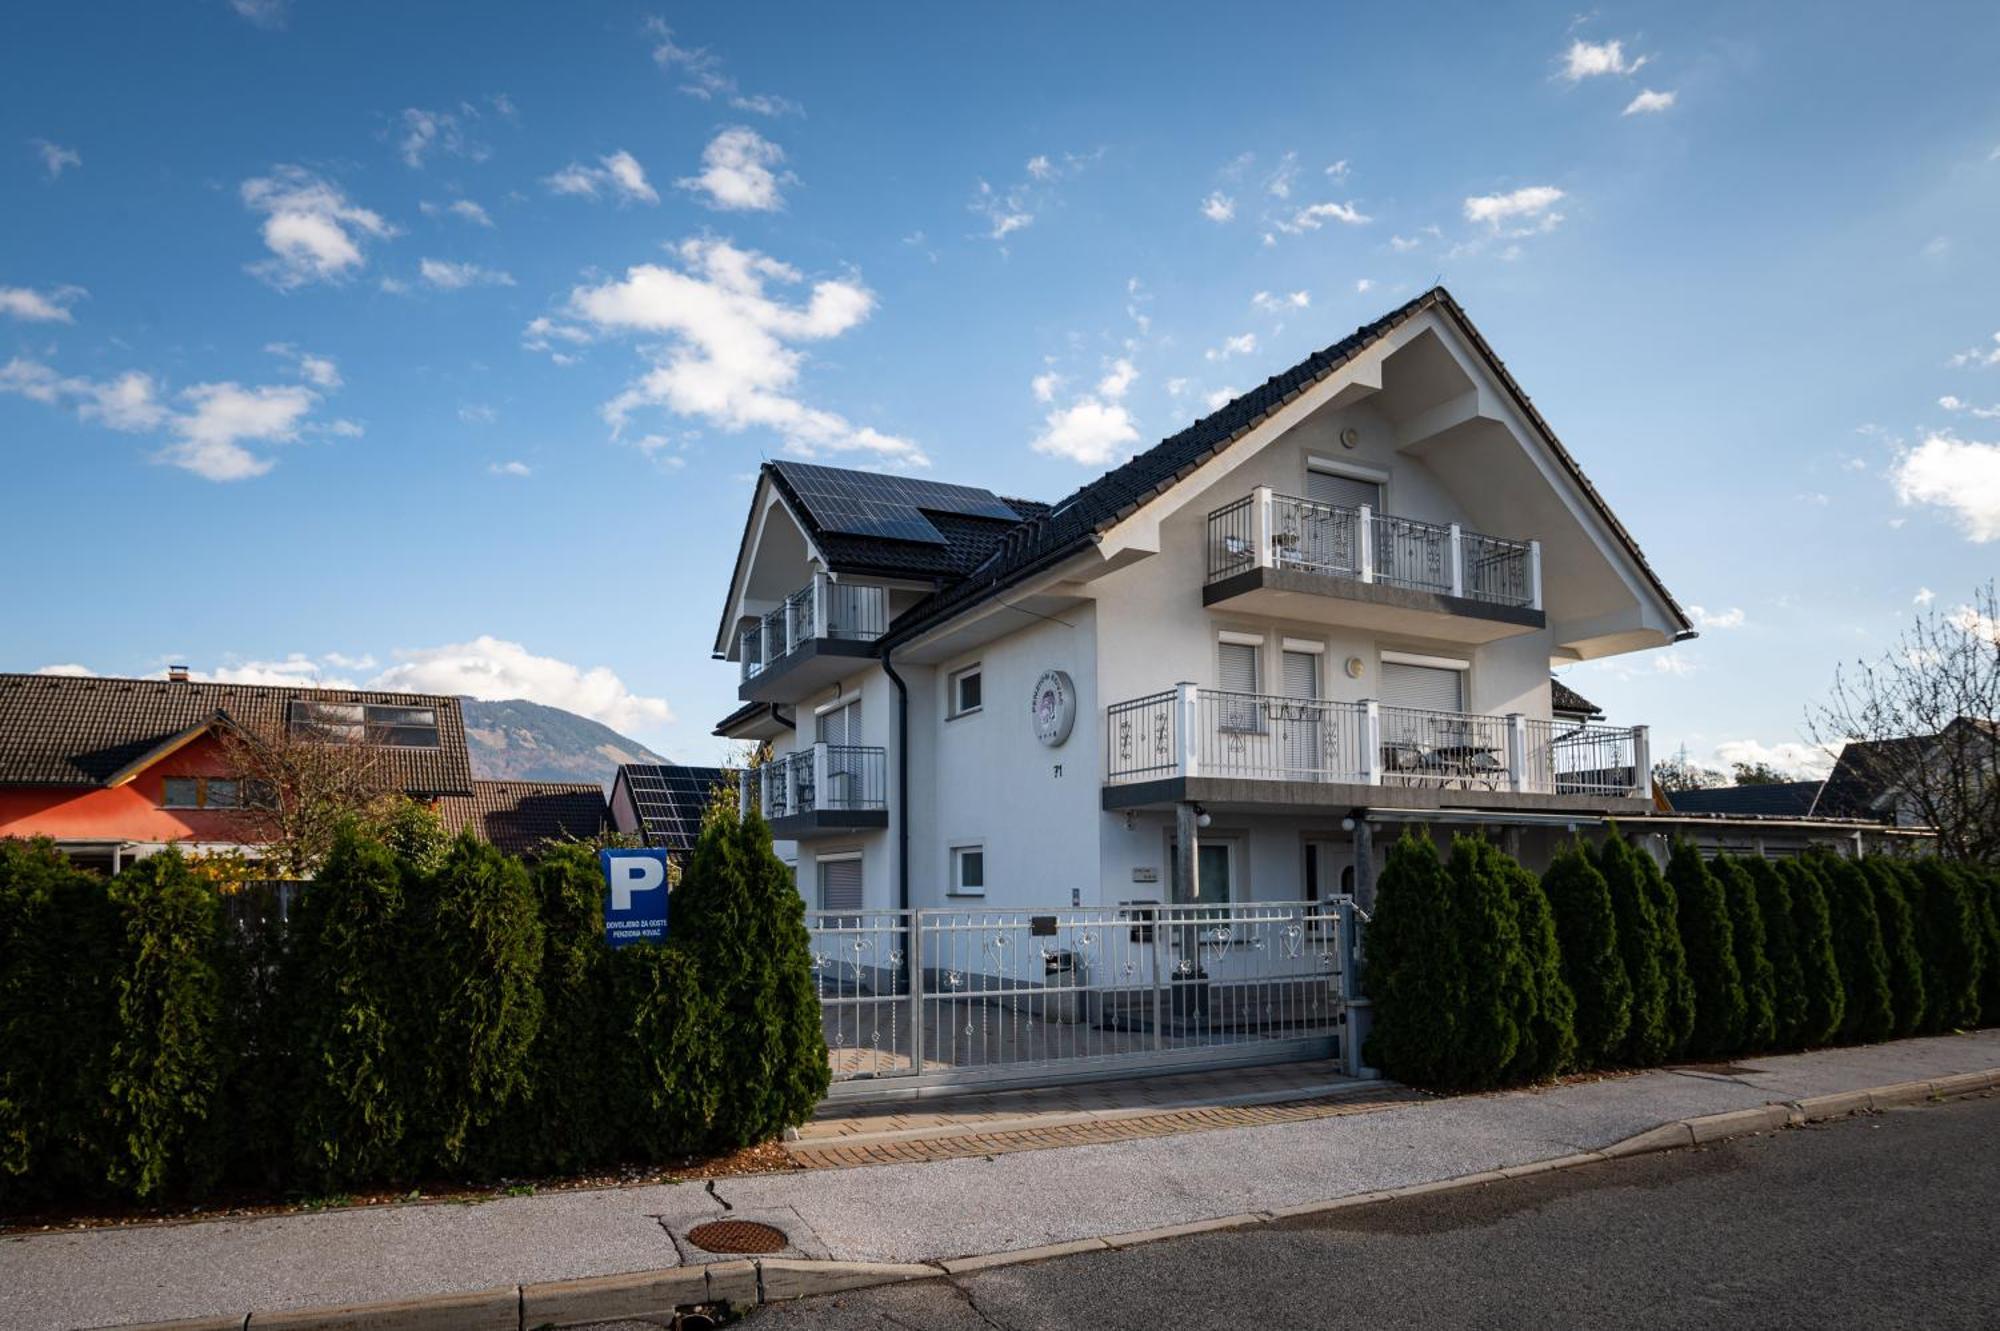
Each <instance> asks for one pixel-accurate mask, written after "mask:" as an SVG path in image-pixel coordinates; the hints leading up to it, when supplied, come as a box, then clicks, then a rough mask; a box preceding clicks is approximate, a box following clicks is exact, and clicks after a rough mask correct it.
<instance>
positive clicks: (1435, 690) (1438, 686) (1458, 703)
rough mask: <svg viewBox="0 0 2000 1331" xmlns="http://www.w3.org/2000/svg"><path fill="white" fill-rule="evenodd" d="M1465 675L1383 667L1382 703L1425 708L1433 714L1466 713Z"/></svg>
mask: <svg viewBox="0 0 2000 1331" xmlns="http://www.w3.org/2000/svg"><path fill="white" fill-rule="evenodd" d="M1464 683H1465V672H1464V671H1463V670H1443V669H1440V668H1439V667H1437V666H1420V665H1407V664H1405V663H1403V662H1401V661H1384V662H1383V663H1382V701H1383V702H1385V703H1388V704H1390V705H1391V706H1394V707H1423V708H1428V709H1429V710H1431V711H1433V712H1462V711H1464V710H1465V690H1464Z"/></svg>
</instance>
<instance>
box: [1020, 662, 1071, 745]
mask: <svg viewBox="0 0 2000 1331" xmlns="http://www.w3.org/2000/svg"><path fill="white" fill-rule="evenodd" d="M1031 709H1032V711H1033V713H1034V719H1035V738H1036V739H1038V740H1040V741H1041V742H1042V743H1044V744H1046V745H1048V746H1049V747H1050V748H1052V749H1053V748H1055V747H1056V746H1057V745H1059V744H1061V743H1062V742H1063V741H1064V740H1066V739H1068V738H1069V732H1070V729H1071V727H1073V726H1075V725H1076V686H1075V685H1073V684H1071V683H1070V682H1069V676H1068V675H1067V674H1065V673H1064V672H1063V671H1060V670H1044V671H1043V672H1042V677H1041V678H1040V679H1038V680H1036V681H1035V698H1034V702H1033V703H1032V705H1031Z"/></svg>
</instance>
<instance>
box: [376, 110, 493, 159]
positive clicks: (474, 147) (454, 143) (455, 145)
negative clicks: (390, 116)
mask: <svg viewBox="0 0 2000 1331" xmlns="http://www.w3.org/2000/svg"><path fill="white" fill-rule="evenodd" d="M509 105H510V106H511V103H510V104H509ZM478 115H479V112H478V109H477V108H475V107H473V106H470V105H467V106H464V107H462V108H461V109H460V111H456V112H454V111H426V110H424V109H423V108H421V107H416V106H412V107H409V108H407V109H406V110H405V111H404V112H403V137H402V138H401V139H400V140H398V141H397V144H396V151H397V153H398V155H399V156H401V157H402V159H403V164H404V165H405V166H408V167H411V168H417V167H421V166H423V164H424V159H425V158H426V157H428V156H430V155H431V154H432V153H444V154H447V155H449V156H452V157H464V158H468V159H470V160H472V161H474V162H483V161H485V160H486V159H487V158H488V157H491V156H492V155H493V150H492V149H491V148H488V147H487V146H486V145H485V144H483V143H477V142H474V141H473V140H472V139H471V138H470V137H469V136H468V135H467V134H466V130H465V121H466V120H468V119H477V118H478Z"/></svg>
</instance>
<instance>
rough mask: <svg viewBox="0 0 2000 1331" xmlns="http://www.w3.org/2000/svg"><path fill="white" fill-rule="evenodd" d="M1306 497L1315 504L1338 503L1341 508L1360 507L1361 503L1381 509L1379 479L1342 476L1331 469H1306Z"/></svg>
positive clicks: (1377, 510) (1377, 509)
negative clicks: (1367, 479) (1369, 479)
mask: <svg viewBox="0 0 2000 1331" xmlns="http://www.w3.org/2000/svg"><path fill="white" fill-rule="evenodd" d="M1306 498H1308V499H1310V500H1312V501H1313V502H1314V503H1317V504H1338V505H1339V506H1340V507H1342V508H1360V507H1361V506H1362V505H1363V504H1366V505H1368V507H1370V508H1372V509H1374V510H1375V511H1376V512H1377V513H1380V512H1381V511H1382V486H1381V483H1380V482H1379V481H1364V480H1361V479H1359V478H1358V477H1354V476H1342V475H1341V474H1340V473H1338V472H1332V471H1308V472H1307V473H1306Z"/></svg>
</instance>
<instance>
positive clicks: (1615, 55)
mask: <svg viewBox="0 0 2000 1331" xmlns="http://www.w3.org/2000/svg"><path fill="white" fill-rule="evenodd" d="M1648 59H1649V57H1647V56H1643V55H1642V56H1640V57H1639V58H1638V59H1636V60H1628V59H1627V58H1626V56H1625V43H1624V42H1622V41H1616V40H1614V41H1608V42H1586V41H1582V40H1577V41H1572V42H1571V43H1570V44H1569V50H1568V51H1567V52H1565V53H1564V56H1563V72H1562V76H1563V77H1564V78H1566V79H1568V80H1569V81H1570V82H1571V83H1580V82H1582V81H1583V80H1584V79H1589V78H1596V77H1597V76H1599V75H1601V74H1636V73H1638V72H1639V70H1640V69H1641V67H1643V66H1644V65H1645V64H1646V62H1647V60H1648Z"/></svg>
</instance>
